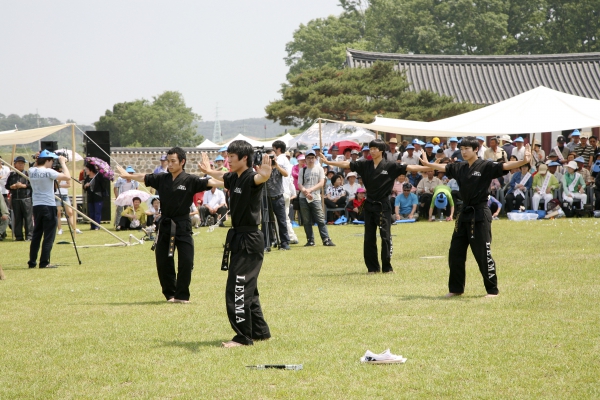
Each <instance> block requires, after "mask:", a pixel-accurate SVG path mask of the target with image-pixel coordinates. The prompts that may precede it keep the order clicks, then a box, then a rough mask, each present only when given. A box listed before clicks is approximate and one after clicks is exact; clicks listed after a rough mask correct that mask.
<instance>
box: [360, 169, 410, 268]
mask: <svg viewBox="0 0 600 400" xmlns="http://www.w3.org/2000/svg"><path fill="white" fill-rule="evenodd" d="M350 169H351V170H352V171H354V172H357V173H358V174H359V175H360V176H361V177H362V180H363V183H364V185H365V189H366V190H367V198H366V200H365V204H364V209H363V210H364V218H365V244H364V249H363V253H364V257H365V264H367V270H368V271H369V272H379V271H380V267H379V260H378V259H377V236H376V235H377V227H378V226H379V235H380V236H381V270H382V271H383V272H391V271H393V270H394V269H393V268H392V263H391V260H392V251H393V247H392V235H391V232H390V230H391V226H392V209H391V204H390V195H391V194H392V189H393V187H394V180H396V178H397V177H398V176H399V175H402V174H404V175H406V165H402V164H399V163H397V162H394V161H387V160H381V162H380V163H379V165H377V168H375V164H374V163H373V160H359V161H350Z"/></svg>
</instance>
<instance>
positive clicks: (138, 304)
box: [71, 301, 173, 307]
mask: <svg viewBox="0 0 600 400" xmlns="http://www.w3.org/2000/svg"><path fill="white" fill-rule="evenodd" d="M157 304H164V305H166V306H169V307H173V305H172V304H170V303H167V302H166V301H138V302H131V303H76V304H71V305H78V306H81V305H84V306H152V305H157Z"/></svg>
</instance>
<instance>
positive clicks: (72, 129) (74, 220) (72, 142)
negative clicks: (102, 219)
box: [65, 124, 77, 231]
mask: <svg viewBox="0 0 600 400" xmlns="http://www.w3.org/2000/svg"><path fill="white" fill-rule="evenodd" d="M71 146H72V149H71V155H72V156H73V171H72V172H71V176H72V177H75V176H76V175H75V169H76V168H75V164H76V161H75V124H73V125H71ZM70 183H71V184H72V185H73V190H72V191H71V193H72V194H73V199H72V201H71V204H75V208H77V189H76V188H75V182H70ZM65 212H66V210H65ZM75 229H77V216H76V215H75V214H73V231H75Z"/></svg>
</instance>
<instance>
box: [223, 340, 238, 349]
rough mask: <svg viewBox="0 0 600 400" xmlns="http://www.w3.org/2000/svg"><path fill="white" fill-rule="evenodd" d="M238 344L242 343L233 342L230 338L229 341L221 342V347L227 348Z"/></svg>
mask: <svg viewBox="0 0 600 400" xmlns="http://www.w3.org/2000/svg"><path fill="white" fill-rule="evenodd" d="M239 346H243V344H241V343H238V342H234V341H233V340H230V341H229V342H223V343H221V347H225V348H226V349H229V348H231V347H239Z"/></svg>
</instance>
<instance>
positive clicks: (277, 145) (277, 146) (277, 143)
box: [271, 140, 285, 153]
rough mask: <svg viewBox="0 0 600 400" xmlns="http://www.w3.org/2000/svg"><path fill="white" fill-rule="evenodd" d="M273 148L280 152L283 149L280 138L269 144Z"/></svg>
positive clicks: (283, 144)
mask: <svg viewBox="0 0 600 400" xmlns="http://www.w3.org/2000/svg"><path fill="white" fill-rule="evenodd" d="M271 147H273V148H274V149H279V151H281V152H282V153H283V152H284V151H285V143H284V142H283V141H282V140H276V141H274V142H273V144H272V145H271Z"/></svg>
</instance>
